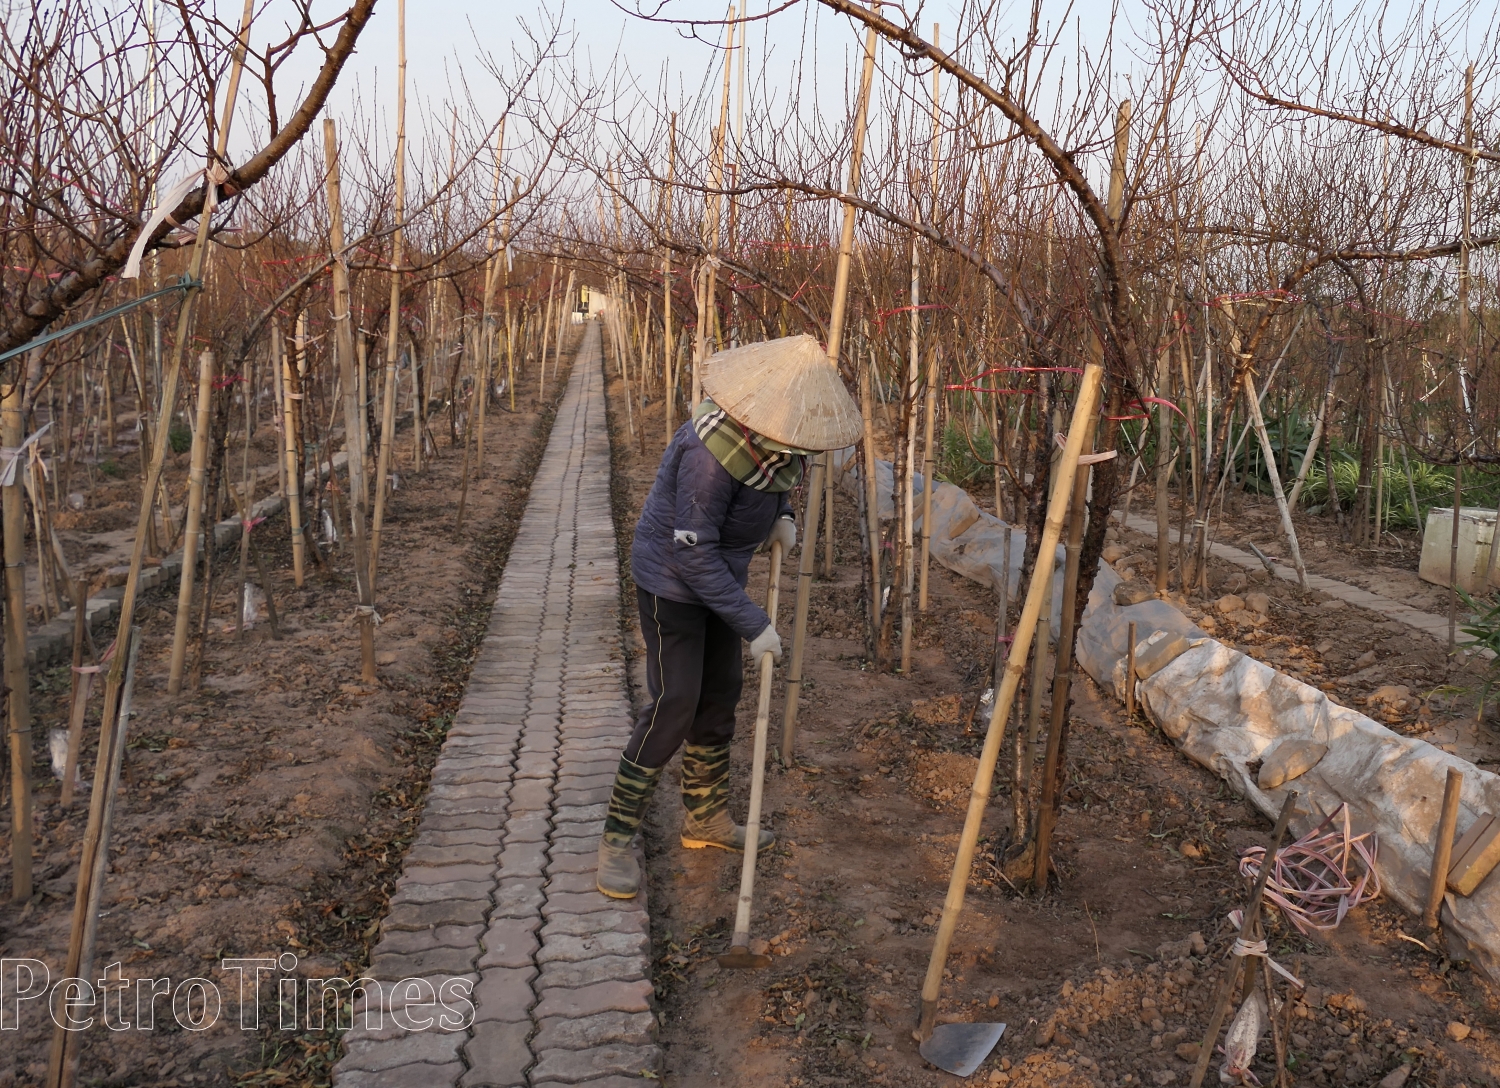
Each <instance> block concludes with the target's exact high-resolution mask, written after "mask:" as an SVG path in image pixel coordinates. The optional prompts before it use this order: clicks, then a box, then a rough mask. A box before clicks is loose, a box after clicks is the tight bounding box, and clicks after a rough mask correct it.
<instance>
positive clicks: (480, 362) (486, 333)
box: [459, 114, 547, 521]
mask: <svg viewBox="0 0 1500 1088" xmlns="http://www.w3.org/2000/svg"><path fill="white" fill-rule="evenodd" d="M504 154H505V114H501V115H500V123H499V132H498V133H497V134H496V136H495V177H494V181H493V183H492V184H491V187H490V225H489V228H488V231H487V236H486V238H485V242H484V247H485V249H487V250H488V251H489V252H490V253H491V254H492V256H491V257H490V260H489V267H488V268H486V269H485V276H484V305H483V308H482V314H481V317H480V325H479V329H480V335H479V337H478V345H477V346H478V348H479V358H478V359H477V360H476V363H477V365H476V368H475V379H476V380H475V382H474V389H475V392H476V393H477V394H478V395H479V405H478V410H479V421H478V427H479V430H478V434H477V435H476V436H475V446H476V451H475V457H476V459H477V461H478V464H477V465H476V466H475V469H474V478H475V479H476V480H482V479H484V422H485V410H486V409H487V408H488V407H489V403H490V360H491V359H493V358H494V353H493V352H492V351H491V348H492V347H493V345H494V342H495V335H494V330H493V329H492V328H491V327H490V322H491V321H492V320H493V318H492V316H491V310H492V308H493V306H494V303H495V272H496V265H495V262H496V261H497V260H504V259H506V255H505V254H499V255H494V253H495V222H496V220H498V219H499V217H500V161H501V159H502V157H503V156H504ZM505 214H506V221H507V227H508V225H509V219H510V209H509V208H507V209H506V213H505ZM508 233H509V231H508V230H507V234H508ZM507 244H509V241H508V239H507ZM509 301H510V299H509V297H507V298H506V302H507V303H508V302H509ZM546 357H547V347H546V345H545V344H543V345H542V360H543V363H542V365H541V366H540V367H539V369H541V370H545V369H546V366H545V362H546ZM469 414H470V415H473V414H474V413H473V412H472V411H471V412H470V413H469ZM468 463H469V444H468V441H467V440H465V442H464V466H465V467H464V485H465V487H467V486H468V481H469V473H468ZM459 520H460V521H462V520H463V519H462V518H460V519H459Z"/></svg>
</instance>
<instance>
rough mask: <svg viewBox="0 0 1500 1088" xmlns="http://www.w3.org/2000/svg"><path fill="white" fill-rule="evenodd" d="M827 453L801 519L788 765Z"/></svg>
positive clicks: (811, 481) (784, 718)
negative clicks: (800, 549) (801, 533)
mask: <svg viewBox="0 0 1500 1088" xmlns="http://www.w3.org/2000/svg"><path fill="white" fill-rule="evenodd" d="M827 475H828V458H827V456H826V455H825V456H823V457H818V458H815V459H814V460H813V464H812V470H811V472H810V474H809V476H808V481H807V510H806V513H805V515H804V517H803V519H802V522H803V529H802V532H803V536H802V551H801V552H800V553H799V554H798V557H797V601H796V605H795V608H794V610H793V613H792V655H791V660H790V661H789V662H788V665H787V676H786V701H785V705H784V707H783V709H782V715H781V763H782V766H786V767H789V766H791V763H792V757H793V753H794V752H795V751H796V747H797V703H798V699H799V697H800V696H801V694H802V658H803V655H804V654H805V653H806V652H807V612H808V605H809V603H810V601H811V598H812V577H813V567H814V566H816V565H817V561H818V514H819V512H820V510H819V507H820V506H821V504H822V498H823V480H824V478H825V477H826V476H827Z"/></svg>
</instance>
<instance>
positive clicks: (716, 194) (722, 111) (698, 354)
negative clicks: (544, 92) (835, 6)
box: [691, 4, 735, 412]
mask: <svg viewBox="0 0 1500 1088" xmlns="http://www.w3.org/2000/svg"><path fill="white" fill-rule="evenodd" d="M727 25H728V29H727V31H726V33H727V34H728V41H727V42H726V43H725V50H724V90H723V93H722V94H721V95H720V98H719V124H718V126H717V127H716V128H715V129H714V139H713V159H712V165H711V166H710V169H709V176H708V188H709V197H708V205H707V208H706V209H705V211H706V215H705V216H704V223H703V250H704V252H705V253H706V254H707V260H705V261H703V263H702V264H701V266H700V269H699V274H698V275H699V288H698V328H697V338H696V340H695V341H694V350H693V403H692V405H691V410H692V411H695V412H696V411H697V410H698V402H699V401H700V400H702V399H703V361H704V360H705V359H707V358H708V356H709V355H710V354H712V353H711V352H710V351H709V350H708V337H709V334H710V332H711V330H712V327H713V324H714V317H715V313H716V309H715V305H714V296H715V294H716V293H717V290H718V267H719V218H720V211H721V209H722V207H723V194H722V190H723V188H724V154H725V145H726V144H727V142H728V137H729V86H730V83H731V81H732V78H731V77H732V76H733V73H734V27H735V9H734V5H733V4H731V5H730V6H729V19H728V24H727ZM715 350H717V342H716V344H715Z"/></svg>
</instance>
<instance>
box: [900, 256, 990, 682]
mask: <svg viewBox="0 0 1500 1088" xmlns="http://www.w3.org/2000/svg"><path fill="white" fill-rule="evenodd" d="M921 297H922V264H921V262H920V261H919V260H918V258H917V239H916V237H915V236H913V237H912V240H911V329H910V339H909V342H908V344H907V365H906V395H905V396H904V397H902V399H901V403H902V410H903V412H904V414H905V416H906V457H905V461H904V465H905V475H904V479H903V480H902V484H901V500H902V502H901V672H902V673H903V674H906V673H910V672H911V639H912V625H913V617H912V608H911V606H912V599H911V598H912V587H913V584H914V582H915V578H914V577H913V576H914V574H915V571H914V570H913V567H912V561H913V559H914V558H915V555H914V549H913V547H912V520H913V519H912V514H913V507H914V506H915V505H916V476H917V466H916V458H917V395H918V392H919V384H918V383H919V380H920V376H921V365H920V361H919V360H918V357H917V355H918V350H919V348H920V342H919V335H920V334H919V329H918V321H917V306H918V305H919V304H920V301H921ZM999 471H1000V469H999V467H998V466H996V468H995V472H996V473H997V474H998V473H999Z"/></svg>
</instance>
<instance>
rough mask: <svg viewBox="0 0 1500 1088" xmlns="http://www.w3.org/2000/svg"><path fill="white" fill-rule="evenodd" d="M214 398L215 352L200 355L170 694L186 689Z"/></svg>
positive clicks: (201, 539) (201, 540)
mask: <svg viewBox="0 0 1500 1088" xmlns="http://www.w3.org/2000/svg"><path fill="white" fill-rule="evenodd" d="M213 396H214V353H213V352H211V351H205V352H203V353H202V354H201V355H199V356H198V420H197V426H196V427H195V428H194V429H193V453H192V467H191V468H190V469H189V470H188V500H187V523H186V524H187V527H186V529H184V530H183V540H182V571H181V573H180V575H179V576H178V581H177V625H176V627H174V628H173V630H172V663H171V667H170V671H169V672H168V674H167V694H168V695H176V694H177V693H178V692H180V691H181V690H182V670H183V665H184V663H185V662H186V660H187V635H188V621H189V619H190V618H191V614H192V609H193V579H194V577H195V576H196V575H197V573H198V552H199V551H200V550H201V549H202V547H203V476H204V469H205V468H206V466H207V465H208V443H209V435H208V430H209V425H210V424H209V415H210V412H211V409H212V406H213Z"/></svg>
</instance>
